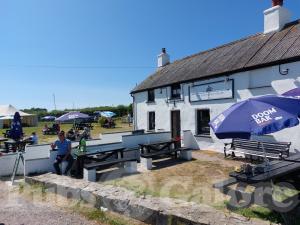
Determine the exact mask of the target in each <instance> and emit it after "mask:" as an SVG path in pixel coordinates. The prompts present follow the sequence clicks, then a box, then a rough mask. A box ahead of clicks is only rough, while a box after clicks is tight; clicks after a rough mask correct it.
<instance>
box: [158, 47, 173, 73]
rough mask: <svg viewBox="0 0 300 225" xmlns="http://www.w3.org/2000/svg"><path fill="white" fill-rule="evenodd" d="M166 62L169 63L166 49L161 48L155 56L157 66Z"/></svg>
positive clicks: (161, 65) (162, 65) (159, 66)
mask: <svg viewBox="0 0 300 225" xmlns="http://www.w3.org/2000/svg"><path fill="white" fill-rule="evenodd" d="M168 64H170V56H169V55H168V53H167V51H166V49H165V48H163V49H162V50H161V53H160V54H159V55H158V57H157V67H158V68H161V67H164V66H165V65H168Z"/></svg>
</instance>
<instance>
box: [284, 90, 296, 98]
mask: <svg viewBox="0 0 300 225" xmlns="http://www.w3.org/2000/svg"><path fill="white" fill-rule="evenodd" d="M282 95H283V96H290V97H297V98H300V88H295V89H292V90H290V91H287V92H285V93H283V94H282Z"/></svg>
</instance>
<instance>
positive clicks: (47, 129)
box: [42, 123, 60, 135]
mask: <svg viewBox="0 0 300 225" xmlns="http://www.w3.org/2000/svg"><path fill="white" fill-rule="evenodd" d="M42 131H43V134H44V135H46V134H49V133H59V131H60V125H59V123H54V124H53V125H52V127H48V124H45V126H44V128H43V130H42Z"/></svg>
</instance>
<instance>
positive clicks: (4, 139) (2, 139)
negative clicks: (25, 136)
mask: <svg viewBox="0 0 300 225" xmlns="http://www.w3.org/2000/svg"><path fill="white" fill-rule="evenodd" d="M5 141H8V138H2V137H0V148H1V143H2V142H5Z"/></svg>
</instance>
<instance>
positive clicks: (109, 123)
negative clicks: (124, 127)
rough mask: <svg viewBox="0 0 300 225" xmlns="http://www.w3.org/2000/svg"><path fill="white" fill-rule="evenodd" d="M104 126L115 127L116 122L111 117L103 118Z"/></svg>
mask: <svg viewBox="0 0 300 225" xmlns="http://www.w3.org/2000/svg"><path fill="white" fill-rule="evenodd" d="M103 127H104V128H115V127H116V123H115V121H114V120H113V119H112V118H105V121H104V124H103Z"/></svg>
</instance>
